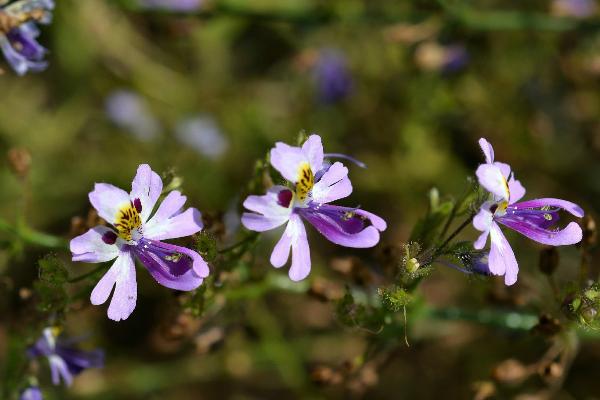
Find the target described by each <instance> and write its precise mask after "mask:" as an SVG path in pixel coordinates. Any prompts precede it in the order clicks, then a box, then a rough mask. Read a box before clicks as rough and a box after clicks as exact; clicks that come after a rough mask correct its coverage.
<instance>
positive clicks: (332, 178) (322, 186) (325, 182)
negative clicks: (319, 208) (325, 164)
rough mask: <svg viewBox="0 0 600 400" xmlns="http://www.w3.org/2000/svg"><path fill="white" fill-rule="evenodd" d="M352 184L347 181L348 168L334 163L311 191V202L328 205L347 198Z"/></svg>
mask: <svg viewBox="0 0 600 400" xmlns="http://www.w3.org/2000/svg"><path fill="white" fill-rule="evenodd" d="M351 193H352V184H351V183H350V179H348V168H346V167H345V166H344V165H343V164H342V163H340V162H336V163H334V164H333V165H332V166H331V167H329V169H328V170H327V172H325V173H324V174H323V176H322V177H321V179H320V180H319V181H318V182H317V183H315V185H314V187H313V189H312V200H313V201H314V202H317V203H330V202H332V201H335V200H338V199H343V198H344V197H348V196H349V195H350V194H351Z"/></svg>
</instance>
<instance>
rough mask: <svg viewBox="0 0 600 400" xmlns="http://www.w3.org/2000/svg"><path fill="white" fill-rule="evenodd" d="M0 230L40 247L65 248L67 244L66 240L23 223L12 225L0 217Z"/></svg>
mask: <svg viewBox="0 0 600 400" xmlns="http://www.w3.org/2000/svg"><path fill="white" fill-rule="evenodd" d="M0 231H2V232H5V233H7V234H9V235H11V236H14V237H16V238H18V239H20V240H22V241H23V242H25V243H29V244H33V245H37V246H41V247H48V248H66V247H67V246H68V242H67V241H66V240H65V239H63V238H61V237H58V236H53V235H49V234H47V233H44V232H38V231H36V230H34V229H32V228H30V227H28V226H27V225H25V224H24V223H20V224H16V225H13V224H10V223H9V222H7V221H5V220H3V219H0Z"/></svg>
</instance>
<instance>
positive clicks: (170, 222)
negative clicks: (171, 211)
mask: <svg viewBox="0 0 600 400" xmlns="http://www.w3.org/2000/svg"><path fill="white" fill-rule="evenodd" d="M152 220H153V221H154V218H153V219H152ZM203 226H204V224H203V223H202V214H200V211H198V210H197V209H195V208H188V209H187V210H186V211H185V212H183V213H181V214H177V215H175V216H174V217H171V218H168V219H166V220H162V221H160V222H155V223H153V224H150V223H149V224H148V225H146V226H145V227H144V237H146V238H148V239H154V240H164V239H175V238H180V237H185V236H190V235H193V234H194V233H197V232H200V231H201V230H202V228H203Z"/></svg>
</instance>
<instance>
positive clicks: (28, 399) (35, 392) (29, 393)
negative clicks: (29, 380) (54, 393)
mask: <svg viewBox="0 0 600 400" xmlns="http://www.w3.org/2000/svg"><path fill="white" fill-rule="evenodd" d="M43 398H44V396H42V391H41V390H40V388H39V387H37V386H29V387H28V388H26V389H25V390H23V391H22V392H21V395H20V396H19V400H42V399H43Z"/></svg>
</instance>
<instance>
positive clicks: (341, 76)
mask: <svg viewBox="0 0 600 400" xmlns="http://www.w3.org/2000/svg"><path fill="white" fill-rule="evenodd" d="M314 76H315V81H316V86H317V92H318V99H319V100H320V101H321V102H322V103H325V104H333V103H337V102H339V101H341V100H343V99H345V98H346V97H348V96H349V95H350V94H351V93H352V90H353V81H352V75H351V74H350V70H349V69H348V62H347V60H346V57H345V56H344V54H343V53H342V52H341V51H339V50H335V49H324V50H321V52H320V54H319V58H318V59H317V62H316V64H315V67H314Z"/></svg>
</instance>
